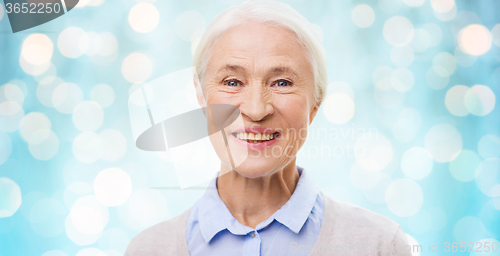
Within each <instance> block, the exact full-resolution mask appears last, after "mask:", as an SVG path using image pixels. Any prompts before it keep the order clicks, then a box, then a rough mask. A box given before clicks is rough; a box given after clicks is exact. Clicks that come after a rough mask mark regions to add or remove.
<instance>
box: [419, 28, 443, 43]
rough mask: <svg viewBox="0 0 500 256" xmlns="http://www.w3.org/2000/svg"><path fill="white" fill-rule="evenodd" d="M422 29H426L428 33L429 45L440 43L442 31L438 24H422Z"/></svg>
mask: <svg viewBox="0 0 500 256" xmlns="http://www.w3.org/2000/svg"><path fill="white" fill-rule="evenodd" d="M422 29H424V30H425V31H427V33H428V34H429V35H430V39H431V40H430V45H429V46H430V47H435V46H438V45H439V43H441V40H443V31H442V30H441V27H439V26H438V25H436V24H434V23H427V24H425V25H423V26H422Z"/></svg>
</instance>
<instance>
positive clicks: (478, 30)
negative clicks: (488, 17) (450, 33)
mask: <svg viewBox="0 0 500 256" xmlns="http://www.w3.org/2000/svg"><path fill="white" fill-rule="evenodd" d="M492 40H493V38H492V36H491V33H490V31H489V30H488V29H487V28H486V27H484V26H483V25H479V24H472V25H468V26H467V27H465V28H463V29H462V30H460V32H459V34H458V45H459V46H460V49H462V51H463V52H464V53H467V54H470V55H476V56H478V55H483V54H485V53H486V52H487V51H489V50H490V48H491V43H492Z"/></svg>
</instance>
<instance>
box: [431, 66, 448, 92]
mask: <svg viewBox="0 0 500 256" xmlns="http://www.w3.org/2000/svg"><path fill="white" fill-rule="evenodd" d="M425 78H426V81H427V84H428V85H429V86H430V87H431V88H432V89H434V90H440V89H443V88H445V87H446V86H447V85H448V82H449V81H450V77H448V76H441V75H439V74H438V73H436V71H435V70H434V68H429V70H427V73H426V75H425Z"/></svg>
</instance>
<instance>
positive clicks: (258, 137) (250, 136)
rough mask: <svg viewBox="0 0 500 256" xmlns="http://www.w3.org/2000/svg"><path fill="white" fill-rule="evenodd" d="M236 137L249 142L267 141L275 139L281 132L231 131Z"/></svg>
mask: <svg viewBox="0 0 500 256" xmlns="http://www.w3.org/2000/svg"><path fill="white" fill-rule="evenodd" d="M231 134H232V135H233V136H234V137H236V138H238V139H239V140H243V141H246V142H248V143H261V142H266V141H272V140H275V139H276V138H277V137H278V136H279V135H280V133H279V132H275V133H268V134H261V133H251V132H249V133H246V132H233V133H231Z"/></svg>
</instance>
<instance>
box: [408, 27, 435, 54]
mask: <svg viewBox="0 0 500 256" xmlns="http://www.w3.org/2000/svg"><path fill="white" fill-rule="evenodd" d="M431 42H432V38H431V35H430V34H429V32H427V30H425V29H423V28H417V29H415V35H414V36H413V39H412V40H411V42H410V44H409V46H410V47H411V48H412V50H414V51H416V52H424V51H426V50H427V49H428V48H429V47H430V45H431Z"/></svg>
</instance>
